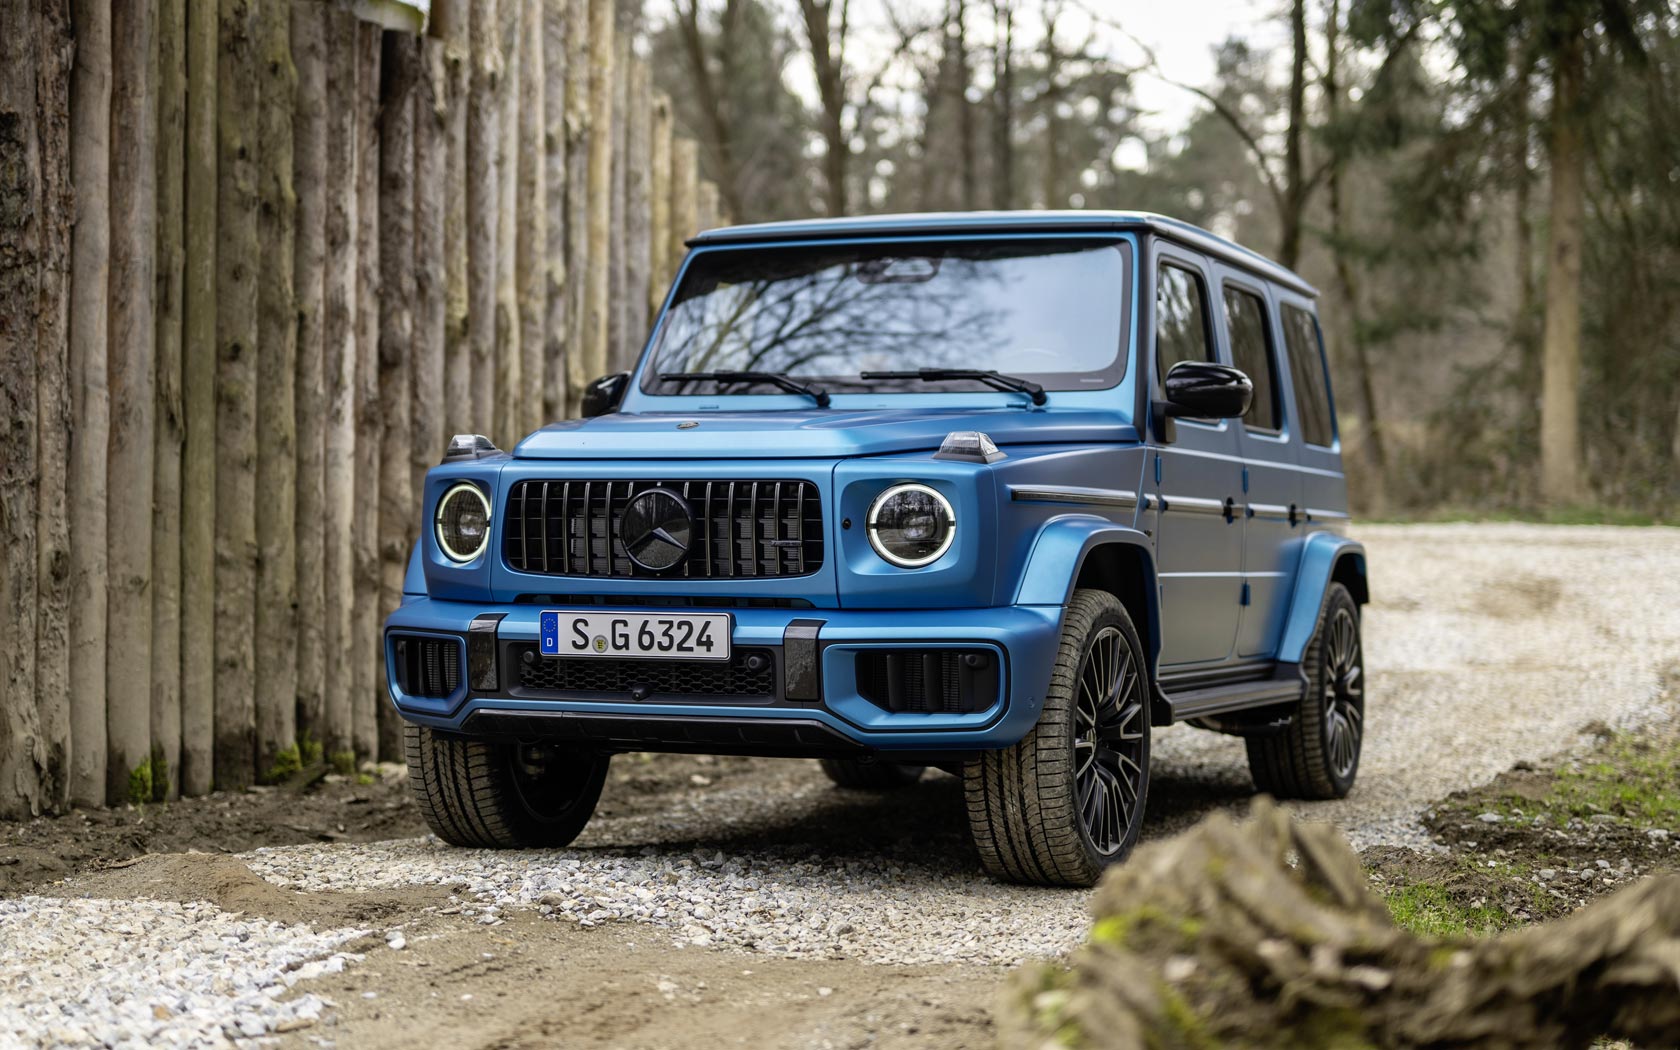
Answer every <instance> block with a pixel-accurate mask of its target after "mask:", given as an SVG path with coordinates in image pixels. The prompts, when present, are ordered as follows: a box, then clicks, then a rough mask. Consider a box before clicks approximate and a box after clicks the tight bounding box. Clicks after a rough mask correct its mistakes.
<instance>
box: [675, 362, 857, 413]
mask: <svg viewBox="0 0 1680 1050" xmlns="http://www.w3.org/2000/svg"><path fill="white" fill-rule="evenodd" d="M659 379H660V381H661V382H665V383H689V382H711V383H769V384H770V385H771V386H779V387H781V388H782V389H783V390H786V391H787V392H788V393H790V394H804V395H805V396H806V397H808V398H811V399H812V400H813V401H815V402H816V403H817V407H818V408H827V407H828V391H826V390H824V389H822V388H821V387H815V386H807V385H805V384H804V383H801V382H799V381H798V380H795V379H792V378H790V377H789V376H786V375H784V374H782V373H781V372H736V371H733V370H731V369H724V370H721V371H717V372H661V373H659Z"/></svg>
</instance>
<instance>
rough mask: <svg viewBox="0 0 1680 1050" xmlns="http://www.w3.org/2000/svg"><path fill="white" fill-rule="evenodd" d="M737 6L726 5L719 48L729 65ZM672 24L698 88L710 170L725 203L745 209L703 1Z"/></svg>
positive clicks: (679, 9)
mask: <svg viewBox="0 0 1680 1050" xmlns="http://www.w3.org/2000/svg"><path fill="white" fill-rule="evenodd" d="M734 8H735V5H733V4H729V5H726V7H725V11H724V14H723V26H722V31H721V33H720V36H721V37H722V38H723V39H722V40H721V41H720V42H719V45H718V52H719V57H720V58H722V59H723V60H724V61H725V62H728V61H729V60H730V59H731V58H732V57H733V54H734V44H733V41H732V40H731V39H730V37H731V36H733V31H734V29H735V26H736V24H737V22H738V21H739V19H738V18H737V17H731V14H730V12H731V10H732V9H734ZM672 21H673V22H674V23H675V25H674V28H675V31H676V34H677V37H678V38H679V39H680V40H681V41H682V48H683V56H684V57H685V58H686V59H687V60H688V73H689V83H690V84H691V85H692V86H693V88H694V105H695V107H696V108H698V109H699V111H700V119H701V121H703V122H704V125H705V136H706V148H707V151H708V153H709V156H708V158H707V161H708V167H710V169H711V171H712V173H713V174H714V175H716V176H717V178H718V181H719V182H720V183H721V184H722V186H723V191H722V192H723V194H724V199H725V200H727V201H729V203H730V206H731V207H732V208H736V209H742V206H743V203H744V202H743V201H742V200H741V199H740V197H739V193H740V185H741V170H740V165H739V164H738V163H737V162H736V159H735V144H734V129H733V128H732V127H731V126H730V120H729V114H726V113H725V112H724V101H723V91H722V89H721V88H720V87H719V84H718V82H717V79H716V78H714V77H713V75H712V59H711V56H710V55H709V54H707V51H706V38H705V35H704V34H703V33H702V32H701V29H700V3H699V0H685V2H683V3H679V4H677V5H676V6H675V11H674V12H673V19H672ZM723 73H724V76H723V77H722V79H723V81H724V83H725V84H728V83H730V78H729V76H728V70H724V71H723Z"/></svg>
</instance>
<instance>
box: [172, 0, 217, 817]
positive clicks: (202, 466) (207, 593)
mask: <svg viewBox="0 0 1680 1050" xmlns="http://www.w3.org/2000/svg"><path fill="white" fill-rule="evenodd" d="M217 15H218V11H217V6H216V0H187V138H186V154H185V155H186V198H185V205H184V206H185V209H186V213H185V216H184V222H185V229H186V232H185V234H184V239H185V242H186V248H185V254H186V261H185V269H184V270H183V272H182V293H181V297H182V300H183V302H184V304H185V308H186V316H185V318H184V319H183V321H182V332H181V339H182V342H181V404H182V413H183V415H184V416H185V419H186V436H185V444H184V445H183V446H182V450H181V794H183V795H203V794H206V793H208V792H209V791H210V788H211V787H212V785H213V782H214V776H215V759H214V751H215V747H214V741H215V735H214V734H215V695H216V605H215V601H216V358H217V353H216V346H217V343H216V288H217V270H216V247H217V244H216V213H217V210H218V205H217V200H216V197H217V193H218V186H217V173H216V85H217V74H216V63H217V50H218V47H219V43H218V37H217Z"/></svg>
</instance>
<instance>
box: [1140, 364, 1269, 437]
mask: <svg viewBox="0 0 1680 1050" xmlns="http://www.w3.org/2000/svg"><path fill="white" fill-rule="evenodd" d="M1166 388H1167V396H1166V400H1165V401H1156V402H1155V404H1154V406H1153V413H1152V415H1153V419H1152V420H1151V422H1153V423H1154V426H1155V434H1156V436H1157V437H1159V438H1160V439H1161V440H1163V441H1172V440H1173V439H1174V437H1175V434H1174V431H1175V429H1176V428H1174V427H1173V425H1172V420H1173V418H1174V417H1177V416H1184V417H1188V418H1192V419H1237V418H1239V417H1241V416H1242V415H1243V414H1245V413H1246V412H1247V411H1248V406H1249V403H1250V402H1252V401H1253V400H1254V384H1253V382H1251V381H1250V380H1249V378H1248V376H1246V375H1244V374H1243V373H1242V371H1241V370H1239V369H1236V368H1232V367H1231V366H1229V365H1217V364H1214V363H1213V362H1211V361H1180V362H1179V363H1178V364H1176V365H1173V366H1172V368H1170V369H1168V371H1167V381H1166Z"/></svg>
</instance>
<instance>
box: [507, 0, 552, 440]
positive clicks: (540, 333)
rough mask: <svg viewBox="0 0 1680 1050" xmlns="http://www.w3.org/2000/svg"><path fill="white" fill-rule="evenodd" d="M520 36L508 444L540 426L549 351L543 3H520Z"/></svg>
mask: <svg viewBox="0 0 1680 1050" xmlns="http://www.w3.org/2000/svg"><path fill="white" fill-rule="evenodd" d="M520 19H521V27H520V33H519V48H520V55H519V143H518V147H519V148H518V161H519V172H518V176H519V189H518V197H517V205H518V214H517V215H516V217H515V218H516V221H517V223H518V227H517V231H518V232H517V237H518V245H517V247H516V251H515V254H516V258H515V274H514V278H515V281H516V282H517V284H518V288H517V292H518V296H519V354H520V367H519V377H520V383H519V388H518V390H517V391H516V395H517V397H516V403H517V405H518V409H517V411H516V413H515V416H514V418H515V420H516V423H515V425H514V427H513V433H512V435H511V436H510V440H517V439H518V438H519V437H520V436H522V435H524V434H526V433H528V432H530V431H532V430H534V429H536V428H537V427H538V426H541V425H542V415H543V388H544V385H545V383H546V371H545V369H544V367H543V358H544V356H546V354H547V351H548V327H547V326H548V273H547V267H546V266H545V265H544V260H545V259H546V257H547V255H548V151H547V150H546V149H544V148H543V133H544V130H545V128H546V125H547V123H548V101H547V98H546V96H545V91H546V89H547V87H548V74H547V71H546V70H545V68H544V66H543V0H520Z"/></svg>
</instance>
